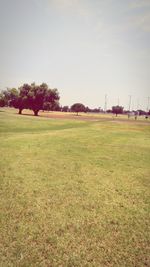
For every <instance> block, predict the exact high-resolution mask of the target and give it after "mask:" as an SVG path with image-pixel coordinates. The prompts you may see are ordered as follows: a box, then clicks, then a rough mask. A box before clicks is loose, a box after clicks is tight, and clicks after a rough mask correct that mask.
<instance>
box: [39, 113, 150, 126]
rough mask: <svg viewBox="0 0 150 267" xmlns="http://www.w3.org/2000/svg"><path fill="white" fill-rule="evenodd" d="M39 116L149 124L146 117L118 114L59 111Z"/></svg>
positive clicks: (149, 121)
mask: <svg viewBox="0 0 150 267" xmlns="http://www.w3.org/2000/svg"><path fill="white" fill-rule="evenodd" d="M39 116H41V117H45V118H50V119H70V120H82V121H111V122H115V123H117V122H129V123H136V124H139V123H140V124H145V125H150V120H146V119H144V118H143V119H141V118H140V119H139V120H138V119H137V120H135V119H134V117H133V118H130V119H128V118H126V116H125V117H119V116H117V117H116V116H113V115H108V116H107V115H104V114H88V115H86V114H79V115H76V114H72V113H64V112H62V113H60V112H58V113H57V112H39Z"/></svg>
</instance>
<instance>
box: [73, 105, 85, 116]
mask: <svg viewBox="0 0 150 267" xmlns="http://www.w3.org/2000/svg"><path fill="white" fill-rule="evenodd" d="M85 109H86V108H85V106H84V105H83V104H81V103H75V104H73V105H72V106H71V111H73V112H76V113H77V115H78V113H79V112H85Z"/></svg>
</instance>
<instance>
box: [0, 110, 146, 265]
mask: <svg viewBox="0 0 150 267" xmlns="http://www.w3.org/2000/svg"><path fill="white" fill-rule="evenodd" d="M24 113H28V114H27V115H18V114H17V110H15V109H6V108H5V109H2V108H1V109H0V144H1V145H0V170H1V171H0V266H1V267H5V266H6V267H16V266H17V267H18V266H19V267H38V266H40V267H73V266H76V267H82V266H83V267H85V266H86V267H105V266H106V267H107V266H108V267H125V266H126V267H144V266H150V257H149V255H150V228H149V222H150V200H149V199H150V198H149V196H150V189H149V188H150V187H149V184H150V119H149V120H148V121H146V120H145V119H144V118H142V119H138V120H137V121H135V120H134V119H131V120H129V121H128V120H127V118H125V119H124V117H120V118H119V117H118V118H114V117H112V115H109V116H106V115H105V116H103V115H99V116H98V115H93V116H91V115H89V118H87V117H88V115H86V116H85V115H81V116H78V118H77V116H74V115H70V117H69V115H66V114H63V113H61V114H58V113H45V112H43V113H42V112H41V113H40V116H39V117H34V116H30V114H32V112H29V111H28V112H24ZM85 118H86V119H85Z"/></svg>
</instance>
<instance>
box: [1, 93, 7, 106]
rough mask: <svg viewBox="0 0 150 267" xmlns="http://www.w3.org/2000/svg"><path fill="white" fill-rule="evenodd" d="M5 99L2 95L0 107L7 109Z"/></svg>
mask: <svg viewBox="0 0 150 267" xmlns="http://www.w3.org/2000/svg"><path fill="white" fill-rule="evenodd" d="M5 103H6V102H5V98H4V95H3V93H0V107H5Z"/></svg>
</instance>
